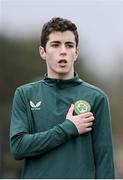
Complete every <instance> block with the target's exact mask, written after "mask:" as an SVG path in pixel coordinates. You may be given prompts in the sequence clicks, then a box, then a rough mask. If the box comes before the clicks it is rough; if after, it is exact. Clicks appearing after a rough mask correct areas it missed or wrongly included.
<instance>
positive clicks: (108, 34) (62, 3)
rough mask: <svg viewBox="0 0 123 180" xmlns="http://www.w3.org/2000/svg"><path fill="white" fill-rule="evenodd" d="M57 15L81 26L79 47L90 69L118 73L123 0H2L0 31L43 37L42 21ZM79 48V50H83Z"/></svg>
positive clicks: (9, 33) (0, 4)
mask: <svg viewBox="0 0 123 180" xmlns="http://www.w3.org/2000/svg"><path fill="white" fill-rule="evenodd" d="M54 16H61V17H64V18H68V19H70V20H72V21H73V22H74V23H75V24H76V25H77V27H78V31H79V35H80V47H81V51H82V53H83V54H84V56H85V57H86V58H87V60H86V61H87V64H86V65H87V67H88V68H89V70H92V71H94V70H96V69H97V68H98V70H99V71H101V72H102V73H103V75H106V74H108V73H109V74H111V73H112V71H114V70H115V73H118V71H119V68H120V67H121V64H120V63H122V62H121V61H119V60H118V61H117V56H120V53H121V49H122V42H123V1H122V0H85V1H84V0H56V1H54V0H0V32H2V33H4V34H6V36H8V37H23V36H25V37H27V36H35V37H36V38H39V37H40V31H41V27H42V25H43V23H45V22H46V21H47V20H49V19H51V18H52V17H54ZM81 51H80V52H81Z"/></svg>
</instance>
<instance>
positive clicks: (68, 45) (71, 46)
mask: <svg viewBox="0 0 123 180" xmlns="http://www.w3.org/2000/svg"><path fill="white" fill-rule="evenodd" d="M66 47H67V48H73V47H74V45H72V44H67V45H66Z"/></svg>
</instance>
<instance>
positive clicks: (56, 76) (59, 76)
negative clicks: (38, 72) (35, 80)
mask: <svg viewBox="0 0 123 180" xmlns="http://www.w3.org/2000/svg"><path fill="white" fill-rule="evenodd" d="M48 77H49V78H52V79H62V80H67V79H72V78H74V71H72V72H71V73H67V74H65V73H59V74H53V73H50V72H48Z"/></svg>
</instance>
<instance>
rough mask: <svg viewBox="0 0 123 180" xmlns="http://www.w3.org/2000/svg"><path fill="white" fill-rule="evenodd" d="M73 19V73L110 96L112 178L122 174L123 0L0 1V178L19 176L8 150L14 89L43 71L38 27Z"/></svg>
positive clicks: (17, 162) (16, 166)
mask: <svg viewBox="0 0 123 180" xmlns="http://www.w3.org/2000/svg"><path fill="white" fill-rule="evenodd" d="M54 16H60V17H63V18H68V19H70V20H72V21H73V22H74V23H75V24H76V25H77V27H78V32H79V35H80V56H79V58H78V61H77V62H76V71H78V73H79V75H80V77H81V78H82V79H83V80H85V81H88V82H89V83H91V84H94V85H96V86H98V87H100V88H102V89H103V90H104V91H105V92H106V93H107V94H108V96H109V99H110V106H111V114H112V133H113V144H114V159H115V167H116V178H117V179H118V178H123V140H122V139H123V94H122V93H123V59H122V57H123V56H122V47H123V44H122V43H123V1H119V0H116V1H115V0H97V1H96V0H85V1H84V0H81V1H79V0H59V1H54V0H44V1H43V0H0V178H19V177H20V171H21V165H22V161H16V160H14V159H13V157H12V155H11V154H10V149H9V126H10V119H11V108H12V101H13V96H14V92H15V89H16V88H17V87H18V86H20V85H22V84H25V83H28V82H32V81H35V80H39V79H41V78H42V76H43V74H44V73H45V72H46V66H45V62H44V61H43V60H41V59H40V56H39V52H38V48H39V45H40V32H41V28H42V25H43V24H44V23H45V22H46V21H48V20H49V19H51V18H52V17H54Z"/></svg>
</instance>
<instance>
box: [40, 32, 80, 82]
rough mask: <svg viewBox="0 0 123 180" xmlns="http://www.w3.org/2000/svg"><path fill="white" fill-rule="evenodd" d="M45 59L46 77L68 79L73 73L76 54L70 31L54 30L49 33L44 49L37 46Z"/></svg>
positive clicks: (76, 50) (73, 39) (73, 38)
mask: <svg viewBox="0 0 123 180" xmlns="http://www.w3.org/2000/svg"><path fill="white" fill-rule="evenodd" d="M39 52H40V55H41V57H42V58H43V59H45V60H46V64H47V71H48V77H51V78H57V79H58V78H61V79H70V78H72V77H73V75H74V61H75V60H76V58H77V56H78V48H76V42H75V36H74V34H73V32H72V31H65V32H60V31H54V32H52V33H51V34H50V35H49V40H48V42H47V44H46V51H45V50H44V48H43V47H40V48H39Z"/></svg>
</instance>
